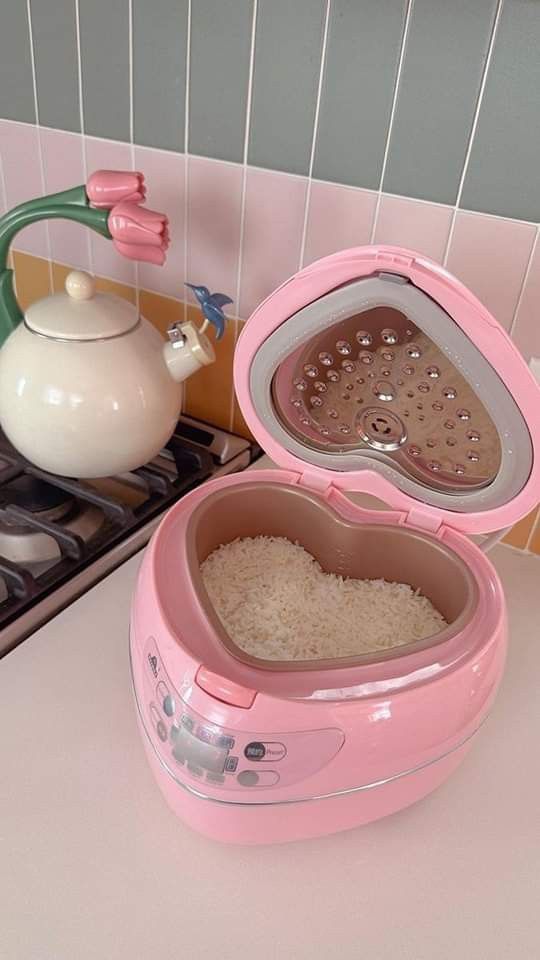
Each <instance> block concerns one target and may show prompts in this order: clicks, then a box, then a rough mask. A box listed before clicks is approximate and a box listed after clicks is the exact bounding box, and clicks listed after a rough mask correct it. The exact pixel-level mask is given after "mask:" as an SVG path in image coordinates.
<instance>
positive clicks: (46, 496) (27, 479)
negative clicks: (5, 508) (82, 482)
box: [0, 474, 74, 520]
mask: <svg viewBox="0 0 540 960" xmlns="http://www.w3.org/2000/svg"><path fill="white" fill-rule="evenodd" d="M0 498H1V500H3V501H4V503H12V504H14V505H15V506H17V507H23V508H24V509H25V510H28V511H29V512H30V513H39V514H41V515H42V516H44V517H46V518H47V519H51V520H52V519H54V520H58V519H60V517H62V516H64V515H65V514H66V513H68V511H69V510H70V509H71V507H72V506H73V502H74V499H73V497H72V496H71V495H70V494H69V493H67V492H66V491H65V490H62V489H61V488H60V487H53V485H52V484H51V483H47V482H46V481H45V480H41V479H39V478H38V477H32V476H30V475H29V474H21V476H19V477H15V479H14V480H10V481H9V482H8V483H5V484H3V485H2V487H1V489H0ZM49 514H50V516H49Z"/></svg>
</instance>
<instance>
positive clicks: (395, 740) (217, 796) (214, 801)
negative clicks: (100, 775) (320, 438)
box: [131, 471, 507, 843]
mask: <svg viewBox="0 0 540 960" xmlns="http://www.w3.org/2000/svg"><path fill="white" fill-rule="evenodd" d="M270 478H271V479H272V480H273V481H276V482H282V483H286V484H288V483H291V482H293V478H292V476H291V475H290V474H287V473H285V472H282V471H272V472H270V471H268V472H261V473H256V474H252V475H250V476H249V477H243V476H242V475H236V476H232V477H225V478H220V479H218V480H216V481H212V482H211V483H209V484H207V485H205V486H204V487H202V488H199V489H198V490H196V491H193V492H192V493H191V494H189V495H188V496H187V497H185V498H184V499H183V500H182V501H180V502H179V503H178V504H177V505H176V506H175V507H174V508H173V509H172V510H171V511H169V513H168V514H167V516H166V517H165V519H164V520H163V522H162V524H161V526H160V528H159V530H158V531H157V532H156V534H155V535H154V538H153V540H152V542H151V544H150V546H149V548H148V550H147V552H146V555H145V558H144V561H143V565H142V567H141V571H140V575H139V581H138V585H137V589H136V592H135V596H134V600H133V609H132V619H131V655H132V668H133V678H134V687H135V694H136V699H137V704H138V710H139V720H140V723H141V726H142V729H143V739H144V741H145V746H146V749H147V752H148V755H149V758H150V762H151V766H152V769H153V771H154V774H155V776H156V779H157V782H158V784H159V786H160V789H161V790H162V792H163V794H164V796H165V798H166V800H167V802H168V803H169V805H170V806H171V807H172V809H173V810H175V812H176V813H178V814H179V815H180V816H182V817H183V819H185V820H186V821H187V822H188V823H189V824H191V826H193V827H194V828H195V829H198V830H200V831H201V832H203V833H206V834H207V835H209V836H211V837H214V838H216V839H220V840H224V841H229V842H238V843H270V842H282V841H286V840H294V839H299V838H301V837H307V836H314V835H318V834H325V833H332V832H335V831H337V830H343V829H348V828H349V827H352V826H356V825H359V824H362V823H366V822H368V821H369V820H373V819H375V818H377V817H381V816H385V815H386V814H388V813H391V812H393V811H395V810H398V809H400V808H401V807H403V806H406V805H407V804H409V803H412V802H414V801H415V800H417V799H419V798H420V797H422V796H424V795H425V794H426V793H428V792H429V791H430V790H432V789H434V787H436V786H438V784H440V783H441V782H442V781H443V780H444V779H445V778H446V777H447V776H448V775H449V774H450V773H451V772H452V770H453V769H455V767H456V765H457V764H458V763H459V761H460V759H461V758H462V756H464V754H465V752H466V750H467V748H468V746H469V742H470V740H471V738H472V737H473V735H474V734H475V732H476V731H477V730H478V728H479V727H480V725H481V724H482V722H483V720H484V719H485V717H486V716H487V714H488V712H489V709H490V706H491V703H492V701H493V698H494V695H495V692H496V689H497V687H498V684H499V681H500V678H501V674H502V670H503V666H504V659H505V651H506V635H507V630H506V615H505V604H504V596H503V593H502V588H501V585H500V582H499V580H498V578H497V575H496V573H495V571H494V569H493V567H492V565H491V563H490V562H489V560H488V559H487V558H486V557H485V555H484V554H483V553H482V552H481V551H480V550H479V549H478V548H477V547H476V546H475V545H474V544H472V543H471V542H470V541H469V540H468V539H467V538H466V537H464V536H462V535H460V534H458V533H456V532H454V531H452V530H450V529H449V528H440V529H439V531H438V532H437V536H438V537H444V539H445V541H446V543H447V545H448V546H451V548H452V549H453V550H455V552H456V553H458V554H459V555H460V556H462V557H463V558H464V559H466V561H467V564H468V566H469V568H470V570H471V571H472V573H473V575H474V577H475V579H476V581H477V584H478V590H479V603H478V609H477V611H476V612H475V615H474V617H473V618H472V619H471V622H470V623H469V624H468V625H467V627H466V628H465V629H464V630H463V631H462V632H461V634H460V635H459V637H457V638H455V644H456V646H458V647H460V648H461V650H462V653H463V655H462V656H461V657H460V656H457V655H456V656H455V658H454V660H453V661H452V663H451V664H450V665H449V666H447V667H446V668H445V669H444V668H443V667H442V666H441V664H442V661H443V660H444V651H443V650H437V647H433V648H430V649H428V650H426V651H424V652H423V653H422V654H415V655H409V656H408V657H406V656H403V657H399V658H397V659H395V660H393V661H392V665H391V668H389V667H388V664H382V663H379V664H377V663H375V664H372V665H366V666H364V667H360V668H359V667H356V668H355V669H354V670H350V672H349V674H348V675H347V674H346V673H345V672H344V673H343V675H340V671H337V670H332V671H326V674H324V672H321V676H320V677H317V676H315V678H313V675H312V682H313V683H315V685H317V683H320V684H321V689H322V688H323V686H324V685H326V687H328V685H330V686H331V685H332V683H335V684H338V683H339V684H341V685H342V686H343V687H345V685H346V684H350V683H353V684H355V686H353V687H352V688H350V689H349V690H348V691H347V690H343V691H342V696H341V699H340V698H339V697H340V694H338V693H336V694H335V698H334V699H330V700H326V699H318V698H317V697H315V698H311V699H291V689H292V687H293V685H295V684H297V682H298V678H296V679H295V677H294V676H292V675H291V674H289V675H286V674H277V675H276V676H273V677H271V676H270V677H269V676H268V674H269V673H270V672H269V671H256V670H253V669H252V668H250V667H249V666H247V665H245V664H241V663H237V662H234V663H233V662H232V658H231V657H230V656H229V655H228V654H227V653H226V652H225V651H224V653H223V657H224V659H223V663H222V665H223V671H225V669H226V667H227V665H228V670H227V674H226V677H225V678H224V679H226V680H231V678H233V688H232V690H231V689H229V693H227V688H226V686H220V685H219V682H218V683H217V685H216V686H215V687H212V685H211V681H210V684H209V683H208V677H207V676H206V674H205V682H204V687H205V689H203V688H202V687H201V685H200V684H199V683H198V681H197V676H198V673H199V670H200V668H201V663H203V664H204V663H205V661H206V662H208V659H209V658H210V657H211V651H212V650H215V649H216V643H215V637H213V636H212V634H211V627H210V625H209V623H208V619H207V617H206V616H205V613H204V611H203V610H202V609H201V607H200V604H199V603H198V601H197V597H196V595H195V592H194V590H193V586H192V583H191V580H190V577H189V576H186V575H184V576H182V574H181V571H182V570H184V571H186V566H185V564H186V562H187V558H186V556H185V552H184V551H185V544H184V540H183V537H182V529H183V525H184V524H185V523H187V521H188V520H189V517H190V515H191V513H192V511H193V509H194V508H195V507H196V506H197V504H198V503H200V502H201V500H202V499H204V498H205V497H206V496H209V495H211V494H212V492H213V491H216V490H219V489H222V488H223V487H225V486H231V485H242V484H243V483H247V482H249V483H253V482H259V483H261V484H264V483H265V482H268V480H269V479H270ZM333 507H334V509H336V510H337V511H338V512H339V510H340V508H343V509H344V510H354V511H355V512H356V515H357V517H358V522H359V523H362V522H369V523H373V522H378V523H399V522H400V521H401V522H404V520H405V518H404V516H403V515H399V514H396V513H392V512H390V513H382V512H380V511H363V510H360V509H359V508H358V507H354V506H351V504H350V503H349V502H348V501H346V499H345V498H341V496H340V495H338V496H337V498H333ZM171 532H172V533H173V536H172V538H171V542H173V543H174V544H175V553H176V556H175V559H176V564H177V565H176V570H175V574H174V576H170V575H167V571H166V569H165V564H167V565H168V566H169V567H170V561H171V557H170V555H169V554H167V555H166V556H165V555H164V553H163V551H162V550H161V546H160V543H161V541H162V538H165V537H168V536H169V535H170V534H171ZM176 551H177V552H176ZM173 619H174V622H173ZM457 652H459V651H457ZM454 653H456V651H454ZM439 661H441V662H439ZM215 666H216V661H215V659H212V668H214V667H215ZM210 673H211V674H214V675H216V674H217V677H218V681H219V677H220V675H221V674H220V673H219V672H218V671H215V669H212V670H211V671H210ZM257 673H259V674H265V673H266V674H267V677H266V683H265V684H264V683H263V682H262V679H261V682H259V678H258V677H257ZM338 677H339V679H338ZM242 680H243V681H244V684H242ZM163 683H164V684H165V686H166V688H167V692H168V693H169V694H171V695H172V696H173V698H174V700H175V712H174V717H172V718H170V717H169V718H168V717H167V715H166V713H165V712H164V710H163V702H164V695H166V693H165V690H164V688H163V686H160V684H163ZM234 685H235V686H234ZM242 685H243V686H245V688H246V696H245V698H243V697H242V695H240V697H239V695H238V687H242ZM261 686H266V688H267V689H265V690H264V691H263V690H262V689H261ZM158 688H159V689H158ZM254 689H257V691H258V692H257V693H256V695H255V696H254V697H252V693H253V690H254ZM219 697H225V698H227V697H229V699H230V700H231V701H233V702H225V700H224V699H223V700H222V699H219ZM349 697H350V698H349ZM249 704H250V705H249ZM158 717H159V721H158ZM183 717H184V718H185V719H187V721H189V724H190V729H191V730H193V732H194V733H196V734H197V735H198V733H199V728H202V727H204V728H205V729H206V730H207V739H209V740H210V741H212V742H214V743H217V742H218V741H219V738H220V737H228V738H230V740H233V741H234V747H233V748H232V752H231V753H230V754H229V756H231V757H232V759H233V760H234V759H236V760H237V766H236V768H235V770H234V771H233V772H232V773H230V774H229V773H226V774H225V775H224V778H223V779H224V782H223V783H219V782H215V779H212V775H211V777H210V779H208V774H205V772H204V771H203V770H202V769H198V768H197V764H195V765H194V766H192V769H190V768H189V766H188V765H187V764H184V763H177V762H176V761H175V760H174V758H173V756H172V754H171V734H170V725H171V724H172V723H176V724H178V725H179V726H181V725H182V722H183V720H182V718H183ZM160 722H161V724H162V729H161V737H160V734H159V730H158V727H159V723H160ZM164 730H165V732H166V736H165V739H163V737H164ZM254 743H255V744H260V743H262V744H263V745H265V746H266V747H268V745H270V744H273V745H276V744H280V745H282V747H284V748H285V752H283V750H282V749H281V748H276V747H275V746H274V747H273V755H272V756H271V757H270V761H271V762H268V761H266V762H265V765H264V770H265V771H267V770H271V771H273V772H274V773H277V774H278V777H279V779H278V781H277V782H274V781H273V782H268V783H267V782H266V781H265V780H264V778H263V783H262V785H259V784H258V785H257V786H256V787H255V788H254V787H253V786H244V785H242V783H239V782H238V779H237V778H238V776H239V774H241V773H242V772H243V771H245V770H251V771H253V770H256V771H257V772H259V771H261V770H262V768H263V764H262V763H261V762H260V761H255V762H254V761H251V760H249V759H247V757H246V750H247V748H248V745H250V744H251V745H253V744H254ZM270 749H271V750H272V748H270ZM274 758H276V759H274ZM317 798H319V799H317ZM291 801H293V802H291Z"/></svg>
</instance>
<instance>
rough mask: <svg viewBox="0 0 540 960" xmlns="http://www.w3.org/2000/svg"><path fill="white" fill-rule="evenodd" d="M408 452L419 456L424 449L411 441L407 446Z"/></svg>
mask: <svg viewBox="0 0 540 960" xmlns="http://www.w3.org/2000/svg"><path fill="white" fill-rule="evenodd" d="M407 453H409V454H410V455H411V457H419V456H420V454H421V453H422V450H421V448H420V447H417V446H416V444H415V443H411V445H410V447H407Z"/></svg>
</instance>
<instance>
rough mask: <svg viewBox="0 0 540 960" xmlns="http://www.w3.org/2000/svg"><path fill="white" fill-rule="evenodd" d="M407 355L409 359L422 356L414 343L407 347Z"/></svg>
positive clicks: (416, 358)
mask: <svg viewBox="0 0 540 960" xmlns="http://www.w3.org/2000/svg"><path fill="white" fill-rule="evenodd" d="M407 356H409V357H410V358H411V360H418V358H419V357H421V356H422V351H421V350H420V347H417V345H416V344H415V343H410V344H409V346H408V347H407Z"/></svg>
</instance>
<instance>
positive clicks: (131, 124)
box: [128, 0, 141, 313]
mask: <svg viewBox="0 0 540 960" xmlns="http://www.w3.org/2000/svg"><path fill="white" fill-rule="evenodd" d="M128 37H129V40H128V44H129V147H130V154H131V169H132V170H135V143H134V130H135V114H134V100H133V0H128ZM134 268H135V269H134V274H135V306H136V308H137V313H140V312H141V309H140V300H141V291H140V283H139V264H138V263H137V261H135V263H134Z"/></svg>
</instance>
